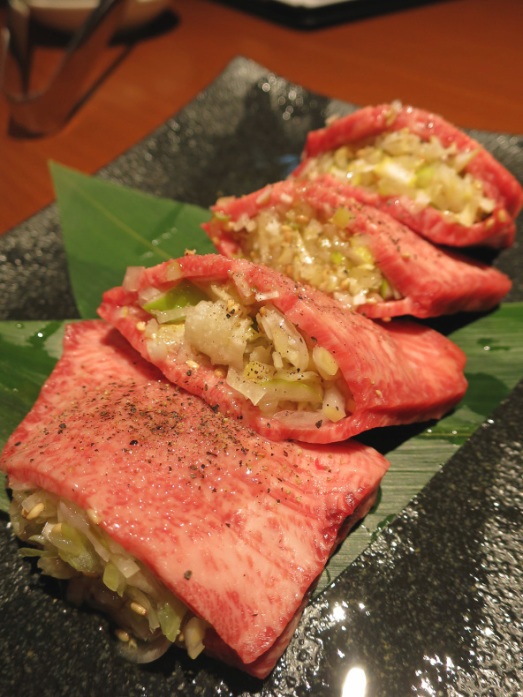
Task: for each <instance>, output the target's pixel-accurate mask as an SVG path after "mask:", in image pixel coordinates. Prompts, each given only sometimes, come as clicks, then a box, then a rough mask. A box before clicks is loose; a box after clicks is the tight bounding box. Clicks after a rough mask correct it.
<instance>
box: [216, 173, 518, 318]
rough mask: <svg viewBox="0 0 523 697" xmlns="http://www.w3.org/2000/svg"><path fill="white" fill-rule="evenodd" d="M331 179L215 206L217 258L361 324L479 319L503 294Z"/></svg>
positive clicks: (501, 281)
mask: <svg viewBox="0 0 523 697" xmlns="http://www.w3.org/2000/svg"><path fill="white" fill-rule="evenodd" d="M350 194H351V189H350V188H349V189H348V190H347V187H346V186H345V185H344V184H342V183H341V182H339V181H338V180H336V179H334V178H333V177H331V176H330V175H323V176H321V177H318V178H317V179H315V180H313V181H298V180H289V181H284V182H278V183H276V184H270V185H268V186H266V187H264V188H263V189H261V190H260V191H256V192H254V193H252V194H248V195H246V196H242V197H239V198H226V199H222V200H220V201H218V202H217V204H216V205H215V206H214V207H213V209H212V210H213V217H212V219H211V220H210V222H209V223H206V224H204V225H203V227H204V229H205V230H206V232H207V234H208V235H209V237H210V238H211V240H212V241H213V243H214V244H215V246H216V247H217V249H218V251H219V252H221V253H222V254H225V255H226V256H228V257H231V258H234V257H238V256H244V257H245V258H247V259H249V260H251V261H253V262H255V263H258V264H265V265H266V266H270V267H271V268H273V269H275V270H276V271H279V272H280V273H283V274H285V275H287V276H290V277H291V278H293V279H294V280H295V281H298V282H300V283H309V284H311V285H312V286H314V287H315V288H318V289H319V290H322V291H323V292H324V293H327V294H329V295H331V296H332V297H334V298H335V299H336V300H338V301H339V302H341V303H342V304H343V305H344V306H346V307H350V308H352V309H354V310H356V311H358V312H361V313H362V314H364V315H366V316H367V317H372V318H378V317H380V318H386V317H396V316H399V315H413V316H415V317H436V316H439V315H444V314H451V313H455V312H460V311H484V310H488V309H491V308H492V307H494V306H495V305H497V304H498V303H499V302H500V300H501V299H502V298H503V296H504V295H505V294H506V293H507V292H508V291H509V290H510V287H511V281H510V279H509V278H508V277H507V276H506V275H505V274H503V273H501V272H500V271H498V270H497V269H494V268H491V267H489V266H487V265H486V264H482V263H479V262H476V261H472V260H470V259H467V258H466V257H464V256H461V255H458V254H456V253H454V252H450V251H446V250H444V249H442V248H439V247H436V246H434V245H433V244H431V243H430V242H428V241H427V240H425V239H423V238H422V237H420V236H419V235H417V234H416V233H414V232H413V231H412V230H410V229H409V228H407V227H406V226H405V225H402V224H401V223H399V222H398V221H397V220H395V219H394V218H392V217H391V216H389V215H388V214H387V213H384V212H383V211H380V210H379V209H376V208H373V207H371V206H367V205H365V204H361V203H359V202H357V201H356V200H355V199H354V198H352V196H351V195H350Z"/></svg>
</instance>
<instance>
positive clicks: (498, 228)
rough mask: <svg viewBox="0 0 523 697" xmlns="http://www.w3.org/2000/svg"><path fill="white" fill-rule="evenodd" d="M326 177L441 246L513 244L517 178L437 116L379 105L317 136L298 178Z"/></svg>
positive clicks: (339, 121) (308, 147)
mask: <svg viewBox="0 0 523 697" xmlns="http://www.w3.org/2000/svg"><path fill="white" fill-rule="evenodd" d="M325 173H329V174H332V175H333V176H335V177H336V178H339V179H340V180H342V181H343V182H345V183H346V184H347V185H348V186H350V188H351V195H353V196H354V197H355V198H357V199H358V200H359V201H361V202H362V203H366V204H369V205H372V206H375V207H377V208H381V209H382V210H384V211H386V212H387V213H389V214H390V215H392V216H393V217H395V218H397V220H399V221H400V222H402V223H404V224H406V225H408V226H409V227H410V228H412V229H413V230H415V231H416V232H417V233H419V234H420V235H423V236H424V237H426V238H427V239H429V240H431V241H432V242H435V243H437V244H443V245H450V246H456V247H465V246H470V245H486V246H490V247H494V248H502V247H508V246H510V245H511V244H512V243H513V241H514V234H515V229H516V227H515V222H514V220H515V218H516V216H517V214H518V212H519V210H520V208H521V203H522V198H523V193H522V189H521V186H520V185H519V183H518V181H517V180H516V179H515V177H513V176H512V175H511V174H510V172H508V171H507V170H506V169H505V168H504V167H503V166H502V165H501V164H500V163H499V162H498V161H497V160H496V159H495V158H494V157H493V156H492V155H491V154H490V153H489V152H487V151H486V150H485V148H484V147H483V146H482V145H481V144H480V143H478V142H477V141H476V140H474V139H473V138H471V137H470V136H469V135H467V134H466V133H464V132H463V131H461V130H460V129H458V128H456V127H455V126H453V125H452V124H450V123H448V122H447V121H445V120H444V119H443V118H441V117H440V116H438V115H436V114H432V113H429V112H427V111H424V110H422V109H416V108H414V107H411V106H402V105H401V104H395V103H393V104H381V105H379V106H369V107H365V108H364V109H360V110H358V111H356V112H354V113H352V114H349V115H348V116H344V117H342V118H339V119H336V120H334V121H332V122H331V123H329V124H328V125H327V126H326V127H325V128H322V129H319V130H317V131H311V132H310V133H309V134H308V137H307V141H306V144H305V149H304V152H303V156H302V162H301V164H300V165H299V167H298V168H297V170H296V171H295V172H294V176H296V177H302V178H315V177H316V176H318V175H319V174H325Z"/></svg>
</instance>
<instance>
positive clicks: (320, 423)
mask: <svg viewBox="0 0 523 697" xmlns="http://www.w3.org/2000/svg"><path fill="white" fill-rule="evenodd" d="M322 423H323V421H321V420H320V421H316V424H315V426H316V428H321V425H322Z"/></svg>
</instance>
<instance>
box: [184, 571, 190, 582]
mask: <svg viewBox="0 0 523 697" xmlns="http://www.w3.org/2000/svg"><path fill="white" fill-rule="evenodd" d="M191 576H192V571H191V570H188V571H186V572H185V573H184V575H183V577H184V578H185V579H187V581H188V580H189V579H190V578H191Z"/></svg>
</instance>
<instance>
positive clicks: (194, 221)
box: [50, 162, 216, 319]
mask: <svg viewBox="0 0 523 697" xmlns="http://www.w3.org/2000/svg"><path fill="white" fill-rule="evenodd" d="M50 170H51V174H52V177H53V184H54V188H55V192H56V198H57V201H58V208H59V212H60V223H61V227H62V233H63V238H64V245H65V249H66V252H67V262H68V269H69V277H70V279H71V285H72V288H73V293H74V297H75V301H76V305H77V307H78V311H79V313H80V316H81V317H83V318H85V319H90V318H94V317H96V316H97V315H96V309H97V307H98V306H99V305H100V302H101V298H102V293H103V292H104V291H105V290H107V289H108V288H112V287H113V286H117V285H120V284H121V282H122V280H123V277H124V273H125V270H126V268H127V267H128V266H154V265H155V264H159V263H160V262H162V261H166V260H167V259H171V258H173V257H180V256H183V254H184V253H185V250H186V249H195V250H196V251H197V252H199V253H200V254H206V253H210V252H215V251H216V250H215V248H214V246H213V244H212V243H211V241H210V240H209V238H208V237H207V235H206V234H205V232H204V231H203V230H202V229H201V227H200V226H201V224H202V223H203V222H205V221H207V220H209V218H210V212H209V211H208V210H206V209H204V208H200V207H199V206H194V205H191V204H187V203H180V202H179V201H173V200H170V199H165V198H158V197H156V196H151V195H149V194H144V193H142V192H141V191H137V190H135V189H130V188H128V187H124V186H121V185H119V184H115V183H113V182H111V181H107V180H104V179H101V178H100V177H91V176H87V175H85V174H81V173H80V172H77V171H76V170H73V169H70V168H68V167H64V166H63V165H59V164H57V163H55V162H52V163H50Z"/></svg>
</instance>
